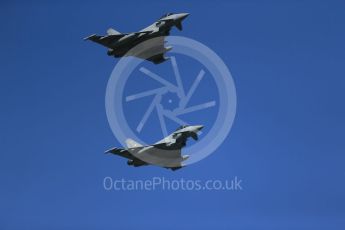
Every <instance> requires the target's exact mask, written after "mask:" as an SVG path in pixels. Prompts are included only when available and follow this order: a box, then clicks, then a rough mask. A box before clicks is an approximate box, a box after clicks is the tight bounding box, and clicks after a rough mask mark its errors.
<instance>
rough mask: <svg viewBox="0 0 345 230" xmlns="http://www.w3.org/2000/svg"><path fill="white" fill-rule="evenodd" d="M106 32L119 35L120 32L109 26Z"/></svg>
mask: <svg viewBox="0 0 345 230" xmlns="http://www.w3.org/2000/svg"><path fill="white" fill-rule="evenodd" d="M107 34H108V35H119V34H121V33H120V32H119V31H116V30H114V29H113V28H109V29H108V30H107Z"/></svg>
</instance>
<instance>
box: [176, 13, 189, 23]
mask: <svg viewBox="0 0 345 230" xmlns="http://www.w3.org/2000/svg"><path fill="white" fill-rule="evenodd" d="M188 15H189V14H188V13H180V14H177V15H176V17H177V20H181V21H182V20H183V19H185V18H186V17H188Z"/></svg>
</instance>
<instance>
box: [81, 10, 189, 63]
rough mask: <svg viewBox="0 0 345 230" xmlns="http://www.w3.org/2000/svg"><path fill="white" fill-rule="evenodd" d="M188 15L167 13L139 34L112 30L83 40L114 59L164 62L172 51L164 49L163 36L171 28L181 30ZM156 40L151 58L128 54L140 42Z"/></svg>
mask: <svg viewBox="0 0 345 230" xmlns="http://www.w3.org/2000/svg"><path fill="white" fill-rule="evenodd" d="M188 15H189V14H188V13H179V14H175V13H168V14H165V15H163V16H162V17H161V18H160V19H159V20H158V21H156V22H154V23H153V24H152V25H150V26H148V27H146V28H145V29H142V30H140V31H139V32H132V33H120V32H118V31H116V30H114V29H112V28H109V29H108V30H107V35H104V36H99V35H96V34H93V35H90V36H88V37H86V38H84V40H91V41H93V42H96V43H98V44H101V45H103V46H105V47H107V48H108V52H107V54H108V55H109V56H114V57H123V56H136V57H138V58H142V59H146V60H148V61H151V62H153V63H155V64H158V63H161V62H164V61H165V60H167V59H168V58H166V57H164V54H165V53H166V52H168V51H169V50H171V49H172V47H164V43H165V40H164V38H165V36H168V35H169V34H170V30H171V29H172V27H174V26H175V27H176V28H177V29H179V30H182V21H183V20H184V19H185V18H186V17H187V16H188ZM152 38H156V39H154V40H152V41H154V44H153V45H154V49H155V51H154V52H153V53H154V54H153V56H150V55H146V54H130V53H128V51H129V50H131V49H132V48H133V47H135V46H136V45H138V44H139V43H141V42H144V41H147V40H149V39H152Z"/></svg>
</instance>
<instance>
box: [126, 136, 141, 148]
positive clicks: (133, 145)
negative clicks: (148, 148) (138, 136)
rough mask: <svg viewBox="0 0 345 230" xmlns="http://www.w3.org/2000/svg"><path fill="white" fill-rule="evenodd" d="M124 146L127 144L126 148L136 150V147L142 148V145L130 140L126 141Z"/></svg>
mask: <svg viewBox="0 0 345 230" xmlns="http://www.w3.org/2000/svg"><path fill="white" fill-rule="evenodd" d="M126 144H127V148H129V149H130V148H138V147H142V146H143V145H142V144H139V143H138V142H136V141H134V140H132V139H129V138H128V139H127V140H126Z"/></svg>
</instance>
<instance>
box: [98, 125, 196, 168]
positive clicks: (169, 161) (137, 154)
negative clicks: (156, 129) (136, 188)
mask: <svg viewBox="0 0 345 230" xmlns="http://www.w3.org/2000/svg"><path fill="white" fill-rule="evenodd" d="M202 128H203V126H202V125H195V126H189V125H184V126H181V127H179V128H178V129H177V130H176V131H175V132H173V133H172V134H170V135H169V136H167V137H165V138H164V139H163V140H161V141H159V142H157V143H155V144H153V145H147V146H142V145H141V144H139V143H137V142H135V141H134V140H132V139H127V140H126V144H127V147H128V148H127V149H121V148H112V149H109V150H107V151H106V152H105V153H112V154H115V155H119V156H121V157H124V158H127V159H128V161H127V164H128V165H132V166H134V167H139V166H144V165H156V166H160V167H164V168H167V169H171V170H173V171H174V170H177V169H180V168H182V167H183V166H184V164H183V161H185V160H187V159H188V157H189V156H188V155H182V154H181V149H182V148H183V147H185V146H186V143H187V140H188V138H189V137H192V138H193V139H194V140H198V132H199V131H200V130H201V129H202Z"/></svg>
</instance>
